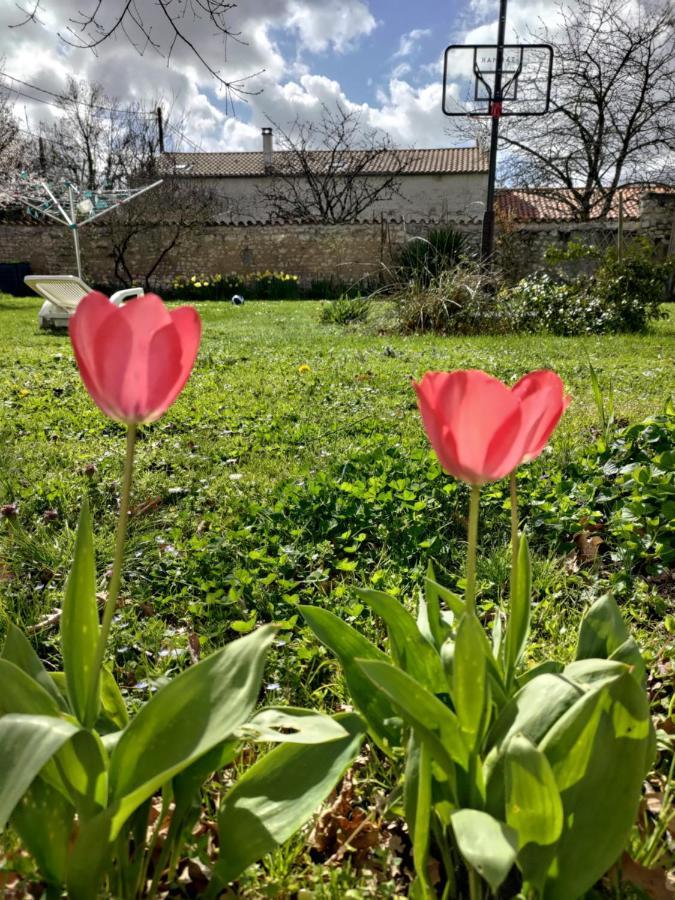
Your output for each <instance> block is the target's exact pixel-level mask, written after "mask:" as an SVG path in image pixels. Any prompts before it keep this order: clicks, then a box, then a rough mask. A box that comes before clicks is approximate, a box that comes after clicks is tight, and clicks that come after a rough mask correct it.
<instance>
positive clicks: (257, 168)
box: [162, 147, 488, 178]
mask: <svg viewBox="0 0 675 900" xmlns="http://www.w3.org/2000/svg"><path fill="white" fill-rule="evenodd" d="M345 153H350V154H354V156H358V157H361V158H362V157H363V154H367V153H368V151H364V150H351V151H345ZM330 157H331V151H330V150H313V151H311V159H312V164H313V165H316V170H317V171H320V170H321V168H322V166H323V165H326V164H327V163H328V161H329V159H330ZM293 158H294V154H293V153H292V152H291V151H287V150H275V151H274V153H273V156H272V166H273V167H274V166H277V167H278V168H280V169H282V170H283V171H287V170H288V169H289V168H290V167H291V166H292V165H293ZM341 158H344V156H343V155H341ZM162 163H163V165H162V168H163V169H164V170H165V171H167V172H169V171H173V172H175V174H177V175H186V176H190V177H193V178H194V177H196V178H199V177H206V178H209V177H210V178H219V177H228V178H246V177H254V176H264V175H269V174H270V171H269V170H267V169H266V168H265V163H264V160H263V154H262V152H260V151H242V152H229V153H220V152H214V153H201V152H195V153H165V154H164V155H163V157H162ZM487 169H488V157H487V154H486V153H484V152H483V151H482V150H479V149H478V148H477V147H439V148H435V149H423V150H409V149H407V150H389V151H385V152H380V153H376V154H373V158H372V160H371V161H370V162H368V161H367V162H366V163H365V165H364V166H363V170H362V171H363V174H364V175H387V174H392V173H399V172H400V174H403V175H454V174H467V173H471V172H487Z"/></svg>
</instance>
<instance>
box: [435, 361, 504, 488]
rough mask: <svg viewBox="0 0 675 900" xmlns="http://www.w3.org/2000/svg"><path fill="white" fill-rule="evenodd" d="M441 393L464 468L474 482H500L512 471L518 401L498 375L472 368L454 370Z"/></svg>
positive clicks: (442, 406)
mask: <svg viewBox="0 0 675 900" xmlns="http://www.w3.org/2000/svg"><path fill="white" fill-rule="evenodd" d="M451 374H452V375H453V376H454V377H453V378H452V379H449V380H447V381H446V383H445V385H444V387H443V388H442V390H441V392H440V393H439V395H438V409H439V410H440V411H442V412H441V415H442V416H443V418H444V420H445V421H446V422H447V424H448V428H449V430H450V431H451V432H452V434H453V436H454V439H455V443H456V446H457V457H458V463H459V467H460V469H461V471H462V472H463V473H464V474H463V475H460V476H459V477H461V478H463V479H464V480H465V481H469V482H470V483H471V484H482V483H484V482H486V481H496V480H497V479H499V478H502V477H503V475H504V474H505V470H504V469H505V466H510V468H507V469H506V471H507V472H508V471H511V468H514V467H515V465H517V463H518V460H516V462H515V463H514V464H513V465H511V459H512V458H513V456H514V455H515V454H514V448H513V446H512V445H511V444H510V443H509V440H510V439H511V438H512V437H513V435H514V434H516V433H517V429H518V427H519V424H520V415H519V412H518V402H517V401H516V400H515V398H514V397H512V396H511V392H510V391H509V389H508V388H507V387H506V385H505V384H503V383H502V382H501V381H499V380H498V379H497V378H493V377H492V376H491V375H488V374H487V373H486V372H481V371H478V370H474V369H468V370H466V371H464V372H453V373H451Z"/></svg>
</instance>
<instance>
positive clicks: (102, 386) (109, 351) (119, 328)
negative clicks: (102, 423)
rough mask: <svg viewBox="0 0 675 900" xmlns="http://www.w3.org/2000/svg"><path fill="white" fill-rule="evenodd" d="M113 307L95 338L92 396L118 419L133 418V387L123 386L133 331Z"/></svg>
mask: <svg viewBox="0 0 675 900" xmlns="http://www.w3.org/2000/svg"><path fill="white" fill-rule="evenodd" d="M120 312H121V311H120V310H116V312H115V314H114V315H112V316H110V318H108V319H107V320H106V321H105V322H104V323H103V325H101V326H100V327H99V329H98V331H97V333H96V337H95V339H94V344H93V347H94V353H95V355H96V359H95V371H96V382H97V389H98V394H97V396H94V395H93V394H92V396H93V397H94V400H95V401H96V403H97V404H98V406H99V407H100V408H101V409H102V410H103V412H104V413H105V414H106V415H107V416H110V417H111V418H112V419H118V420H119V421H121V422H136V421H138V419H137V414H136V405H137V404H136V403H135V399H134V396H133V390H132V391H131V392H130V391H129V390H127V389H126V385H127V382H128V380H129V370H130V368H131V366H130V361H131V353H132V349H133V335H132V332H131V328H129V325H128V324H127V323H126V322H125V320H124V318H123V317H122V315H121V314H120Z"/></svg>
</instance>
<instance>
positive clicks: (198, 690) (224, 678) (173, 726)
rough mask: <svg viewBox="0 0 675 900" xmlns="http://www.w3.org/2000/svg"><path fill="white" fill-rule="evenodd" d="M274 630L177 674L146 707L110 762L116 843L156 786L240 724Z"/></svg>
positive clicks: (252, 702)
mask: <svg viewBox="0 0 675 900" xmlns="http://www.w3.org/2000/svg"><path fill="white" fill-rule="evenodd" d="M275 634H276V629H275V628H274V627H273V626H270V625H266V626H264V627H263V628H259V629H258V630H257V631H254V632H253V633H252V634H249V635H246V636H245V637H242V638H239V639H238V640H235V641H232V642H231V643H230V644H228V645H227V646H226V647H224V648H223V649H222V650H219V651H218V652H216V653H214V654H213V655H212V656H210V657H208V658H207V659H204V660H202V662H200V663H198V664H197V665H196V666H192V667H191V668H189V669H187V670H186V671H184V672H182V673H181V674H180V675H178V676H177V677H176V678H174V679H173V681H171V682H169V684H168V685H166V687H164V688H162V689H161V690H160V691H158V693H157V694H155V696H154V697H153V698H152V699H151V700H150V701H148V703H146V704H145V706H143V707H142V708H141V710H140V712H139V713H138V715H136V717H135V718H134V719H133V720H132V721H131V723H130V725H129V726H128V727H127V728H126V729H125V731H124V732H123V734H122V737H121V738H120V740H119V741H118V743H117V745H116V746H115V749H114V750H113V752H112V756H111V758H110V795H111V805H114V806H115V807H116V810H115V814H114V816H113V818H112V820H111V825H112V833H111V837H112V838H115V837H116V835H117V833H118V832H119V829H120V828H121V826H122V824H123V823H124V821H125V820H126V819H127V818H128V817H129V815H131V813H132V812H133V811H134V809H136V807H137V806H139V805H140V804H141V803H142V802H143V801H144V800H146V799H147V798H148V797H150V796H151V795H152V794H153V793H154V792H155V791H156V790H157V788H159V787H160V786H161V785H162V784H165V783H166V782H167V781H169V780H170V779H171V778H173V777H175V776H176V775H177V774H178V773H179V772H181V771H183V770H184V769H186V768H187V767H188V766H189V765H191V764H192V763H193V762H195V760H197V759H199V757H200V756H203V755H204V754H205V753H207V752H208V751H209V750H211V749H212V748H213V747H215V746H216V745H217V744H220V743H222V742H223V741H224V740H226V739H227V738H229V737H232V736H233V735H235V733H236V732H237V730H238V729H239V728H240V727H241V725H243V724H244V722H246V720H247V719H248V717H249V716H250V714H251V712H252V711H253V707H254V706H255V702H256V700H257V698H258V692H259V690H260V680H261V677H262V670H263V666H264V662H265V655H266V653H267V650H268V648H269V646H270V644H271V643H272V640H273V639H274V635H275Z"/></svg>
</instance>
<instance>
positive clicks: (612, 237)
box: [497, 192, 675, 278]
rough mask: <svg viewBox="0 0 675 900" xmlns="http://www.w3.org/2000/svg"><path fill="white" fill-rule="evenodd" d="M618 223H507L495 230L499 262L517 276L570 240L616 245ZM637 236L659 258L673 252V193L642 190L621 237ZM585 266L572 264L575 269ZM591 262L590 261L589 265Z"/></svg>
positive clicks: (674, 214) (603, 245)
mask: <svg viewBox="0 0 675 900" xmlns="http://www.w3.org/2000/svg"><path fill="white" fill-rule="evenodd" d="M617 234H618V222H617V221H616V220H609V221H607V220H604V221H594V222H528V223H522V222H511V223H507V224H506V225H504V224H502V225H501V227H500V228H499V230H498V236H497V240H498V247H499V255H500V261H501V263H502V265H503V267H504V268H505V269H506V270H507V271H508V274H509V275H510V276H511V277H514V278H520V277H522V276H524V275H526V274H528V273H529V272H533V271H535V270H536V269H539V268H541V266H542V264H543V261H544V253H545V251H546V249H547V247H550V246H551V245H557V246H559V247H561V248H564V247H565V246H566V245H567V244H568V243H569V242H570V241H575V242H578V243H581V244H588V245H595V246H598V247H602V248H608V247H610V246H616V242H617ZM637 235H641V236H644V237H647V238H648V239H649V240H650V241H652V242H653V244H654V246H655V247H656V252H657V254H658V256H659V258H665V257H666V256H667V255H668V254H673V253H675V193H672V194H664V193H657V192H647V193H645V194H644V195H643V196H642V198H641V201H640V217H639V219H627V220H626V221H625V222H624V238H625V240H627V241H629V240H630V239H631V237H635V236H637ZM586 265H589V263H585V262H584V261H580V262H579V263H576V264H574V267H575V268H577V269H582V268H583V267H584V266H586ZM590 265H592V263H591V264H590Z"/></svg>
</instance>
